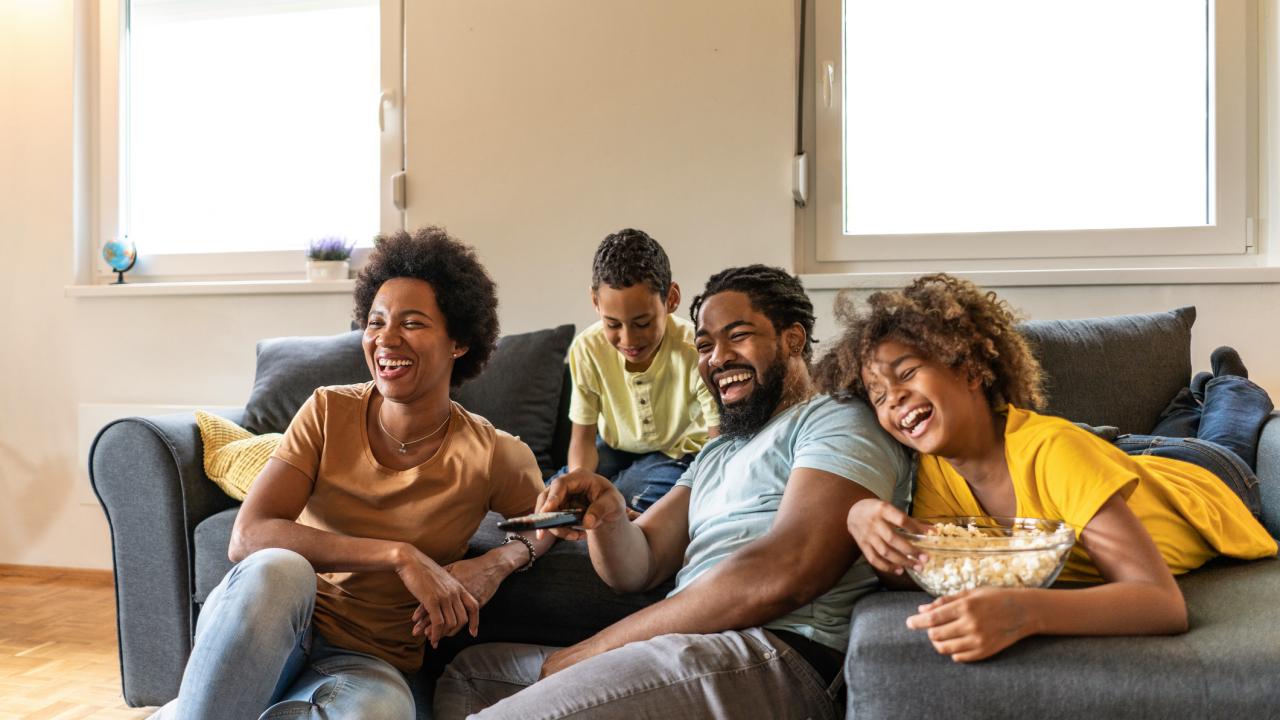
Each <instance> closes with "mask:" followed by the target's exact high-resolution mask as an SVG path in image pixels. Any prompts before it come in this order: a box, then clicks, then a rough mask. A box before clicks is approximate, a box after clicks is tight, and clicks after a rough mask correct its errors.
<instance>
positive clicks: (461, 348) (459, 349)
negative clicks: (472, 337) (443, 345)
mask: <svg viewBox="0 0 1280 720" xmlns="http://www.w3.org/2000/svg"><path fill="white" fill-rule="evenodd" d="M470 349H471V348H470V346H467V345H454V346H453V359H454V360H457V359H458V358H460V357H462V356H463V355H466V354H467V351H468V350H470Z"/></svg>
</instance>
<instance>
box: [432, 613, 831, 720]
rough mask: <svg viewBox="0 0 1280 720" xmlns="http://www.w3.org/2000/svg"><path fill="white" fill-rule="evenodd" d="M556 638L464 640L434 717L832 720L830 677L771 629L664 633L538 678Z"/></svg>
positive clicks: (438, 688)
mask: <svg viewBox="0 0 1280 720" xmlns="http://www.w3.org/2000/svg"><path fill="white" fill-rule="evenodd" d="M557 649H558V648H554V647H546V646H541V645H518V644H513V643H490V644H486V645H477V646H475V647H471V648H468V649H467V650H464V651H463V652H462V653H461V654H459V655H458V657H457V659H455V660H454V661H453V662H452V663H450V665H449V667H447V668H446V669H445V671H444V675H443V676H441V678H440V681H439V683H438V684H437V685H436V695H435V718H436V720H460V719H461V718H466V717H476V718H485V719H491V718H512V719H513V720H550V719H551V718H568V717H573V718H606V719H608V718H626V719H627V720H632V719H633V718H671V719H672V720H678V719H681V718H689V719H691V720H692V719H695V718H726V719H729V718H733V719H737V718H777V719H778V720H783V719H785V718H797V720H799V719H800V718H813V719H814V720H835V718H837V717H838V716H839V715H838V714H837V713H838V712H839V713H840V714H843V708H840V709H839V711H838V710H837V708H836V707H835V703H834V698H835V696H836V695H837V694H838V693H839V691H840V689H841V686H842V683H843V677H842V676H837V677H836V680H835V682H834V683H833V684H832V686H831V687H828V686H827V685H826V684H825V683H823V681H822V678H821V677H820V676H819V675H818V673H817V672H816V671H814V669H813V668H812V666H810V665H809V664H808V663H807V662H805V660H804V659H803V658H801V657H800V656H799V655H798V654H797V653H796V652H795V651H794V650H792V649H791V647H790V646H788V645H787V644H786V643H784V642H782V641H781V640H779V639H778V638H777V637H775V636H774V635H773V634H772V633H770V632H769V631H768V630H765V629H763V628H751V629H749V630H730V631H727V632H722V633H715V634H712V635H660V636H658V637H656V638H653V639H652V640H646V641H644V642H634V643H631V644H629V645H625V646H623V647H620V648H617V649H616V650H612V651H610V652H607V653H603V654H601V655H597V656H595V657H593V658H591V659H589V660H585V661H583V662H581V663H578V664H577V665H574V666H572V667H570V668H568V669H566V670H562V671H561V672H558V673H556V674H555V675H552V676H551V677H549V678H547V679H545V680H542V681H541V682H536V681H537V680H538V673H539V671H540V670H541V669H542V663H543V660H545V659H546V657H547V656H548V655H550V654H551V653H553V652H555V651H556V650H557Z"/></svg>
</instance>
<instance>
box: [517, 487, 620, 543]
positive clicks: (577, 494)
mask: <svg viewBox="0 0 1280 720" xmlns="http://www.w3.org/2000/svg"><path fill="white" fill-rule="evenodd" d="M565 508H585V509H586V514H585V515H583V517H582V530H579V529H577V528H574V527H558V528H549V529H546V530H539V531H538V537H539V538H541V537H542V536H543V534H544V533H551V534H552V535H555V536H556V537H558V538H560V539H562V540H581V539H582V538H584V537H586V533H585V532H584V531H586V530H601V529H604V528H606V527H607V526H609V525H612V524H614V523H618V522H625V521H626V520H627V501H626V500H624V499H623V497H622V493H620V492H618V488H616V487H614V486H613V483H611V482H609V481H608V480H606V479H605V478H603V477H601V476H599V475H597V474H595V473H593V472H588V471H586V470H573V471H570V472H568V473H565V474H564V475H561V476H560V477H558V478H556V479H555V480H554V481H553V482H552V483H551V484H550V485H548V486H547V489H546V490H543V491H542V493H540V494H539V495H538V507H537V510H536V512H552V511H554V510H564V509H565Z"/></svg>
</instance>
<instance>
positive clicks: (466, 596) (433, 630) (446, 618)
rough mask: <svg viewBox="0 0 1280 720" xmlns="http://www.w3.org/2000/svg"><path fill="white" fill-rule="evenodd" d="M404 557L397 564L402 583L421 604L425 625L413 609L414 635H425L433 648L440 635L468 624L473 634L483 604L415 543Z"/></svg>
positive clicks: (452, 632) (472, 634)
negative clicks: (420, 622) (418, 621)
mask: <svg viewBox="0 0 1280 720" xmlns="http://www.w3.org/2000/svg"><path fill="white" fill-rule="evenodd" d="M406 547H407V548H408V549H407V550H406V552H405V559H404V560H403V561H401V562H399V563H397V564H396V575H398V576H399V577H400V582H403V583H404V586H405V587H406V588H407V589H408V590H409V592H411V593H413V596H414V597H415V598H417V599H418V602H419V603H421V604H422V607H421V608H420V609H421V610H423V611H424V612H425V615H426V618H425V619H426V624H425V625H421V627H420V625H419V624H418V623H417V622H416V620H417V619H419V615H418V612H417V611H415V612H414V618H415V625H414V629H413V633H414V634H415V635H419V634H424V635H426V637H427V642H429V643H431V647H433V648H434V647H436V646H437V645H438V644H439V642H440V638H442V637H446V636H451V635H455V634H457V632H458V631H459V630H461V629H462V628H463V627H464V626H469V629H470V632H471V636H472V637H475V634H476V632H477V631H478V630H479V629H480V603H478V602H476V598H475V596H473V595H472V594H471V592H470V591H469V590H468V589H467V588H466V587H464V586H463V584H462V583H461V582H459V580H458V579H457V578H455V577H454V576H453V575H452V574H451V573H449V571H447V570H445V569H444V568H442V567H440V566H439V565H437V564H436V562H435V561H434V560H432V559H431V558H429V557H427V556H426V555H424V554H423V553H422V552H421V551H419V550H417V549H416V548H414V547H413V546H406Z"/></svg>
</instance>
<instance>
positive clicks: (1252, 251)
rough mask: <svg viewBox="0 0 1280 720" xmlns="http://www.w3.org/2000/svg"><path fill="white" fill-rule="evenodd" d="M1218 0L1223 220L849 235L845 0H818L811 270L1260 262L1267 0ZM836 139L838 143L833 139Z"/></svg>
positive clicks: (1217, 120) (1217, 133)
mask: <svg viewBox="0 0 1280 720" xmlns="http://www.w3.org/2000/svg"><path fill="white" fill-rule="evenodd" d="M1208 1H1209V2H1210V3H1212V5H1211V6H1212V7H1214V8H1215V13H1214V15H1213V17H1212V18H1211V20H1210V26H1211V28H1212V30H1213V32H1214V33H1215V50H1216V52H1215V58H1214V60H1213V72H1214V73H1215V97H1214V102H1215V108H1216V112H1215V114H1214V119H1213V126H1212V132H1213V134H1214V137H1215V148H1214V152H1215V162H1216V166H1217V168H1216V173H1215V177H1214V178H1213V180H1214V182H1215V187H1214V191H1213V192H1214V196H1215V201H1216V213H1215V214H1216V221H1217V222H1216V225H1214V226H1207V227H1191V228H1137V229H1115V230H1079V231H1032V232H989V233H953V234H929V235H906V234H904V235H860V236H852V235H844V233H843V219H844V218H843V212H844V209H843V170H844V161H845V158H844V138H843V132H844V124H843V117H842V110H843V107H844V103H843V83H842V81H841V80H842V71H843V68H842V64H841V63H842V58H843V54H844V53H843V42H844V37H843V36H844V6H845V0H816V3H815V8H814V18H813V22H814V27H815V30H816V31H815V33H814V37H815V46H814V51H813V57H812V60H811V62H810V67H812V68H813V70H814V83H813V85H812V86H811V88H809V89H811V90H812V94H813V98H812V101H811V102H809V103H807V107H809V108H811V109H812V112H813V135H812V138H813V155H814V160H813V162H812V166H813V171H812V172H813V190H814V192H813V197H812V201H811V202H810V203H809V210H808V211H807V213H808V220H807V222H802V225H803V226H807V230H806V231H805V232H803V233H802V237H801V242H802V243H804V244H805V245H807V247H805V248H802V250H801V252H800V256H801V257H802V258H803V260H805V261H807V262H804V263H803V264H805V265H807V267H806V270H808V271H810V272H840V271H861V270H866V271H878V272H884V271H889V272H891V271H895V270H918V269H920V268H921V266H922V265H923V264H924V263H932V264H934V265H935V266H936V264H937V263H938V262H939V261H948V263H949V264H951V265H956V264H958V265H973V264H975V263H982V264H984V265H986V266H992V265H995V266H998V267H1000V268H1001V269H1011V270H1018V269H1042V268H1065V267H1080V266H1086V267H1147V266H1151V265H1153V264H1154V265H1160V266H1176V265H1187V264H1189V263H1194V264H1197V265H1213V266H1256V265H1258V264H1260V259H1259V255H1258V243H1257V242H1256V240H1255V238H1254V218H1256V217H1257V214H1258V212H1257V208H1258V204H1259V196H1258V167H1257V163H1258V159H1257V149H1258V147H1259V143H1258V139H1257V115H1258V106H1257V89H1256V88H1255V87H1254V81H1255V80H1256V76H1257V73H1258V69H1259V67H1258V49H1257V44H1258V36H1257V19H1258V5H1257V3H1256V1H1255V0H1217V2H1213V0H1208ZM833 147H834V148H836V150H834V151H832V150H831V148H833Z"/></svg>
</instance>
